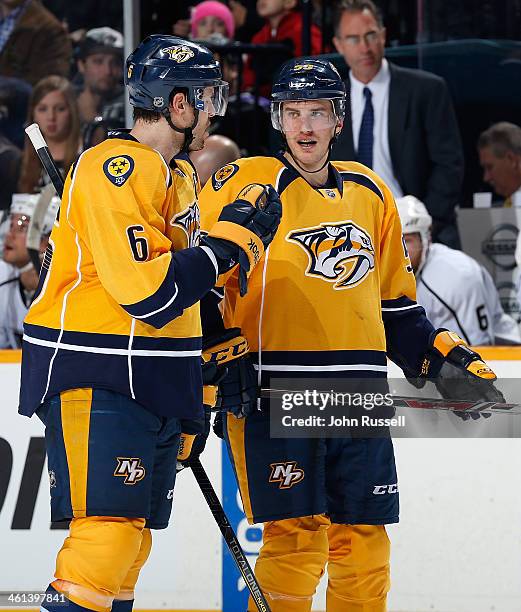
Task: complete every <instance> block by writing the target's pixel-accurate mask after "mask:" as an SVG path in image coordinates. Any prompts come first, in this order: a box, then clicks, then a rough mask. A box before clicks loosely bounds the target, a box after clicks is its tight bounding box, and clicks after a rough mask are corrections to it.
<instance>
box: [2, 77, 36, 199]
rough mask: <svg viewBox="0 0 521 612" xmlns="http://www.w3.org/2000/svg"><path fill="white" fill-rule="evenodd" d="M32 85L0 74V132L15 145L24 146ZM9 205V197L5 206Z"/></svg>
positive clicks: (20, 147)
mask: <svg viewBox="0 0 521 612" xmlns="http://www.w3.org/2000/svg"><path fill="white" fill-rule="evenodd" d="M31 92H32V87H31V86H30V85H29V84H28V83H26V82H25V81H22V80H21V79H14V78H11V77H4V76H0V134H1V135H2V136H5V137H6V138H8V139H9V140H10V141H11V142H12V143H13V144H14V145H15V146H17V147H18V148H19V149H22V148H23V146H24V136H25V133H24V127H25V121H26V119H27V106H28V104H29V98H30V97H31ZM10 205H11V199H9V204H8V205H7V208H9V206H10Z"/></svg>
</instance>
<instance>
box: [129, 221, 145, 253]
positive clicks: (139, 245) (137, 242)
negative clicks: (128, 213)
mask: <svg viewBox="0 0 521 612" xmlns="http://www.w3.org/2000/svg"><path fill="white" fill-rule="evenodd" d="M144 231H145V228H144V227H143V226H142V225H131V226H130V227H127V237H128V241H129V243H130V248H131V249H132V255H133V256H134V259H135V260H136V261H146V260H147V259H148V242H147V239H146V238H145V237H144V236H136V233H137V232H144Z"/></svg>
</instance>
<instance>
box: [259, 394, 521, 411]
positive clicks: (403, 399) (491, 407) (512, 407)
mask: <svg viewBox="0 0 521 612" xmlns="http://www.w3.org/2000/svg"><path fill="white" fill-rule="evenodd" d="M286 393H291V394H295V393H302V390H296V389H293V390H290V389H261V397H262V398H266V399H281V398H282V395H284V394H286ZM392 398H393V404H394V406H395V408H415V409H420V410H451V411H453V412H458V413H472V412H474V413H480V412H493V413H495V414H521V404H509V403H506V402H487V401H484V400H453V399H439V398H427V397H407V396H402V395H393V396H392Z"/></svg>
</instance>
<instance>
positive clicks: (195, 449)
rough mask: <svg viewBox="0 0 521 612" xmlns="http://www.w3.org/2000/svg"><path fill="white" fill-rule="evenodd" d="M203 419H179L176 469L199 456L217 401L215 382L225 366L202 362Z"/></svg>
mask: <svg viewBox="0 0 521 612" xmlns="http://www.w3.org/2000/svg"><path fill="white" fill-rule="evenodd" d="M201 367H202V374H203V408H204V420H203V419H202V420H183V421H181V428H182V433H181V438H180V440H179V450H178V452H177V471H178V472H179V471H180V470H182V469H183V468H185V467H187V466H188V463H189V461H190V460H191V459H194V458H195V457H199V455H200V454H201V453H202V452H203V450H204V447H205V446H206V440H207V439H208V434H209V433H210V414H211V410H212V408H213V407H214V406H215V403H216V401H217V384H218V383H219V382H220V380H221V379H222V378H223V377H224V376H225V375H226V372H227V370H226V368H224V369H219V367H218V366H217V364H216V363H208V364H205V363H203V364H202V366H201Z"/></svg>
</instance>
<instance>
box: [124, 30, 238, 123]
mask: <svg viewBox="0 0 521 612" xmlns="http://www.w3.org/2000/svg"><path fill="white" fill-rule="evenodd" d="M125 85H126V86H127V87H128V90H129V98H130V104H132V106H135V107H137V108H142V109H145V110H150V111H156V112H161V113H163V114H165V113H168V104H169V100H170V94H171V93H172V90H173V89H174V88H177V87H180V88H186V89H187V91H188V101H189V103H190V104H191V105H192V106H193V107H194V109H195V110H196V111H205V112H207V113H208V114H209V115H210V116H214V115H221V116H222V115H224V113H225V112H226V105H227V103H228V83H226V82H225V81H223V80H222V75H221V68H220V66H219V62H218V61H217V60H216V59H215V58H214V57H213V55H212V53H211V52H210V51H209V50H208V49H207V48H206V47H203V46H202V45H199V44H196V43H194V42H192V41H188V40H184V39H183V38H178V37H176V36H168V35H163V34H153V35H151V36H148V37H147V38H145V40H143V42H142V43H141V44H140V45H139V46H138V47H137V48H136V49H135V51H134V52H133V53H131V54H130V55H129V56H128V58H127V62H126V66H125ZM210 87H211V88H213V90H212V92H211V93H208V92H205V88H206V89H208V88H210Z"/></svg>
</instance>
